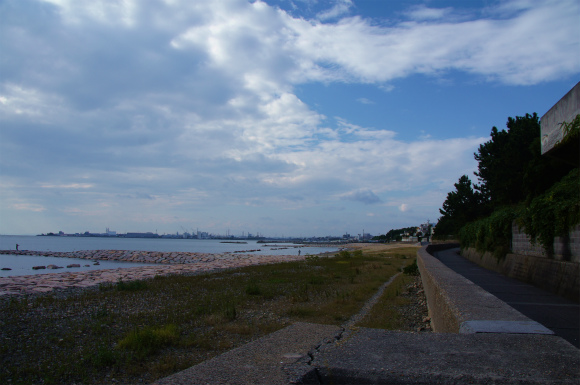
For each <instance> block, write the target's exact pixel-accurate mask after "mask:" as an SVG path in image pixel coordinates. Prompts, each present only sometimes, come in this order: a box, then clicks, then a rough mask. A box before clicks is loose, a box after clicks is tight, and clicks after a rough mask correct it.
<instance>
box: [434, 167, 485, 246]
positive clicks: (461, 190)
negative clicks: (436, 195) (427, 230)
mask: <svg viewBox="0 0 580 385" xmlns="http://www.w3.org/2000/svg"><path fill="white" fill-rule="evenodd" d="M454 186H455V191H451V192H450V193H448V194H447V199H445V202H443V207H442V208H441V209H439V212H440V213H441V215H442V217H440V218H439V221H438V222H437V225H436V226H435V234H436V235H437V236H441V235H453V234H457V232H458V231H459V229H460V228H462V227H463V226H464V225H465V224H467V223H468V222H471V221H474V220H476V219H478V218H479V217H480V216H481V215H482V214H483V213H484V211H485V210H484V209H485V206H484V200H483V196H482V194H481V193H480V192H477V191H475V190H474V189H473V188H472V186H471V180H469V177H468V176H467V175H463V176H462V177H461V178H459V181H458V182H457V183H455V185H454Z"/></svg>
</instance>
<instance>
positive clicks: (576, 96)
mask: <svg viewBox="0 0 580 385" xmlns="http://www.w3.org/2000/svg"><path fill="white" fill-rule="evenodd" d="M578 114H580V82H579V83H577V84H576V85H575V86H574V88H572V89H571V90H570V91H569V92H568V93H567V94H566V95H564V97H563V98H562V99H560V100H559V101H558V103H556V104H555V105H554V106H553V107H552V108H550V110H549V111H548V112H546V113H545V114H544V116H542V118H541V119H540V125H541V127H542V128H541V129H542V154H546V153H547V152H549V151H550V150H551V149H552V148H553V147H554V145H555V144H556V143H558V142H559V141H560V140H562V138H563V135H562V134H563V132H562V127H561V123H562V122H568V123H570V122H571V121H572V120H574V117H575V116H576V115H578Z"/></svg>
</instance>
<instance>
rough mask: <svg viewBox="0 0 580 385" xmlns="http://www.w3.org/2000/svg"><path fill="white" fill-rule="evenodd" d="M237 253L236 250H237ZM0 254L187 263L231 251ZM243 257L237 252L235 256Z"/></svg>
mask: <svg viewBox="0 0 580 385" xmlns="http://www.w3.org/2000/svg"><path fill="white" fill-rule="evenodd" d="M237 253H238V252H237ZM241 253H243V252H241ZM0 254H12V255H34V256H41V257H59V258H80V259H88V260H94V261H121V262H141V263H161V264H187V263H197V262H210V261H213V260H215V259H219V258H221V259H223V258H227V256H228V255H230V254H231V253H224V254H210V253H197V252H186V251H175V252H161V251H134V250H79V251H33V250H19V251H15V250H0ZM238 257H239V258H244V256H243V255H241V254H239V255H238V256H236V258H238Z"/></svg>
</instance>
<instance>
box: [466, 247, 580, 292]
mask: <svg viewBox="0 0 580 385" xmlns="http://www.w3.org/2000/svg"><path fill="white" fill-rule="evenodd" d="M461 255H462V256H463V257H465V258H466V259H468V260H470V261H471V262H474V263H476V264H478V265H480V266H483V267H485V268H486V269H489V270H493V271H496V272H498V273H501V274H503V275H506V276H508V277H511V278H515V279H517V280H520V281H522V282H526V283H529V284H532V285H534V286H537V287H540V288H542V289H544V290H548V291H550V292H552V293H554V294H558V295H561V296H562V297H566V298H568V299H571V300H573V301H576V302H578V301H579V300H580V264H579V263H578V262H566V261H558V260H556V259H548V258H545V257H537V256H532V255H523V254H508V255H506V256H505V258H502V259H497V258H495V257H494V256H493V255H492V254H491V253H489V252H485V253H480V252H478V251H476V250H475V249H473V248H467V249H463V250H462V251H461Z"/></svg>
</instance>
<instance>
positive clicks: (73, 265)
mask: <svg viewBox="0 0 580 385" xmlns="http://www.w3.org/2000/svg"><path fill="white" fill-rule="evenodd" d="M71 267H81V265H79V264H78V263H73V264H71V265H67V268H71Z"/></svg>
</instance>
